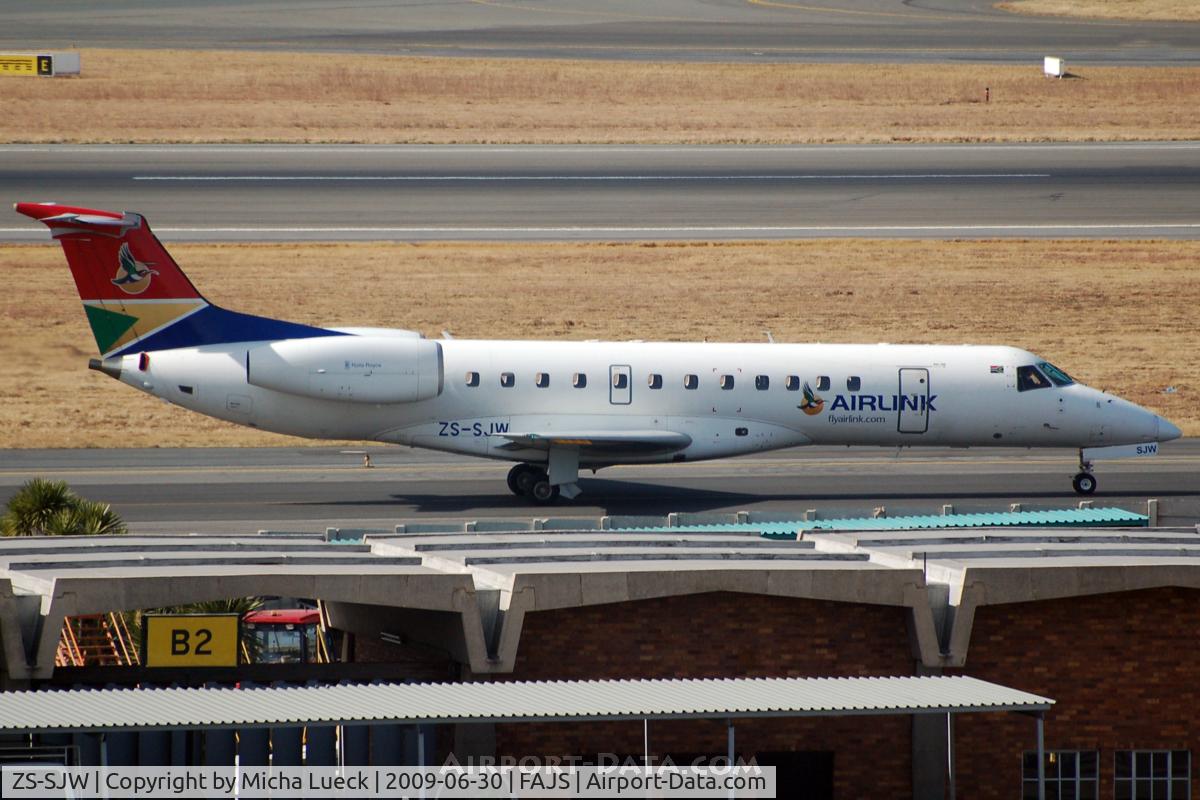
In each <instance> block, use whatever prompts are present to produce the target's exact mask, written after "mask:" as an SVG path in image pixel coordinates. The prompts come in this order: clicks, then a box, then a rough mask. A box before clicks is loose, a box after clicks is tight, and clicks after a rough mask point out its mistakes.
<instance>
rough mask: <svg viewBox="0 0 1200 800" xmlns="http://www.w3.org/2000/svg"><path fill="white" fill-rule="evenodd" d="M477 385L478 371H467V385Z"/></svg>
mask: <svg viewBox="0 0 1200 800" xmlns="http://www.w3.org/2000/svg"><path fill="white" fill-rule="evenodd" d="M478 385H479V373H478V372H468V373H467V386H478Z"/></svg>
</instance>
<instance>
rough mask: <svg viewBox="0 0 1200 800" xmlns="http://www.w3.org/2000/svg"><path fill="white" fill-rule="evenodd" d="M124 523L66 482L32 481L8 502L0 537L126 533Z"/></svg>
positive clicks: (107, 509) (1, 521) (2, 519)
mask: <svg viewBox="0 0 1200 800" xmlns="http://www.w3.org/2000/svg"><path fill="white" fill-rule="evenodd" d="M126 532H127V528H126V527H125V523H124V521H123V520H122V519H121V517H120V516H119V515H118V514H117V513H116V512H115V511H113V510H112V508H111V507H110V506H108V505H106V504H104V503H97V502H94V501H91V500H85V499H84V498H82V497H80V496H79V495H77V494H75V493H74V492H73V491H71V489H70V487H69V486H67V484H66V482H65V481H49V480H46V479H45V478H34V479H32V480H30V481H27V482H26V483H25V485H24V486H22V487H21V488H20V489H18V490H17V493H16V494H14V495H13V496H12V497H10V498H9V500H8V504H7V506H6V507H5V512H4V514H3V516H0V536H69V535H81V534H82V535H96V534H104V533H126Z"/></svg>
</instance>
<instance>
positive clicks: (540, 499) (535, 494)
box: [529, 475, 558, 506]
mask: <svg viewBox="0 0 1200 800" xmlns="http://www.w3.org/2000/svg"><path fill="white" fill-rule="evenodd" d="M538 477H539V478H541V480H539V481H537V482H536V483H535V484H533V488H532V489H530V490H529V498H530V499H531V500H533V502H535V503H537V504H538V505H541V506H548V505H550V504H551V503H553V502H554V501H555V500H557V499H558V487H557V486H551V485H550V480H549V479H548V478H547V477H546V476H545V475H539V476H538Z"/></svg>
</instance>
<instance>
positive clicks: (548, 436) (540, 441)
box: [493, 430, 692, 455]
mask: <svg viewBox="0 0 1200 800" xmlns="http://www.w3.org/2000/svg"><path fill="white" fill-rule="evenodd" d="M493 436H498V437H499V438H501V439H507V440H508V441H507V442H506V443H505V444H502V445H500V446H499V447H500V449H503V450H527V449H534V450H549V449H550V448H551V447H578V448H579V450H580V452H586V453H589V454H591V453H637V454H640V455H647V454H654V453H673V452H675V451H676V450H682V449H683V448H685V447H687V446H688V445H689V444H691V443H692V437H690V436H688V435H687V434H686V433H675V432H673V431H657V430H648V431H647V430H643V431H595V430H593V431H546V432H538V433H520V432H509V433H501V434H493Z"/></svg>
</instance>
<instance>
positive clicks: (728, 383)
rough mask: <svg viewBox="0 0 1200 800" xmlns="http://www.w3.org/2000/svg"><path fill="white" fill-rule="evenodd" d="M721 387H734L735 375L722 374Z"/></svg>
mask: <svg viewBox="0 0 1200 800" xmlns="http://www.w3.org/2000/svg"><path fill="white" fill-rule="evenodd" d="M721 388H722V389H725V390H726V391H728V390H729V389H732V388H733V376H732V375H722V376H721Z"/></svg>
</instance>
